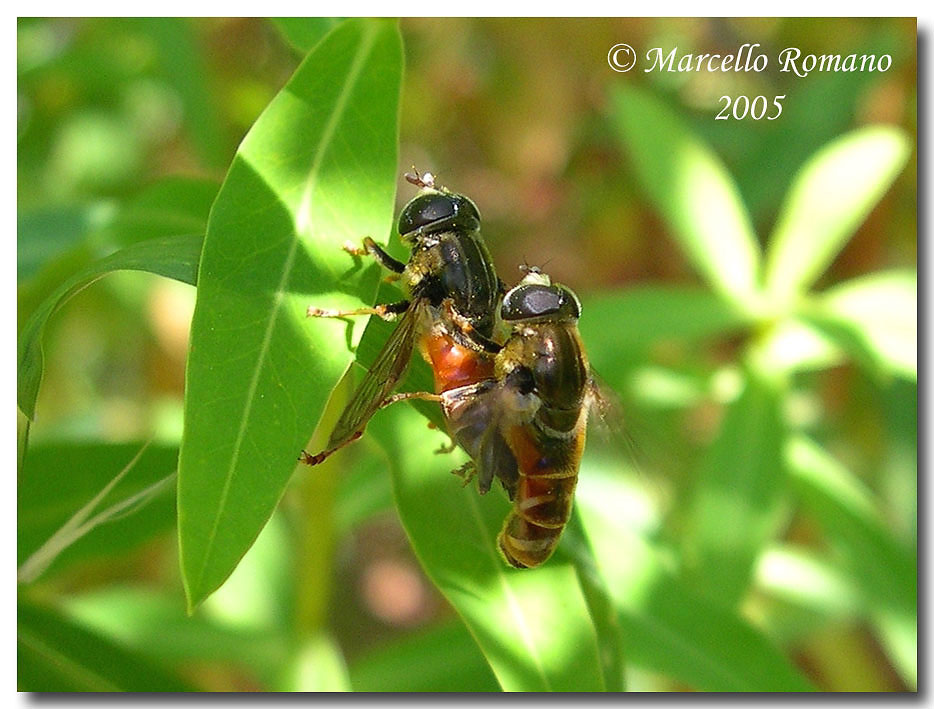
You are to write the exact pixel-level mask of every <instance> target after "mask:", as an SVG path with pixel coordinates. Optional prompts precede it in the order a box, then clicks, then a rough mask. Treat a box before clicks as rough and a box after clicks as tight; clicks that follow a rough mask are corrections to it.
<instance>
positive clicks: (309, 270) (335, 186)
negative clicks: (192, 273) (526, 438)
mask: <svg viewBox="0 0 934 709" xmlns="http://www.w3.org/2000/svg"><path fill="white" fill-rule="evenodd" d="M401 71H402V46H401V41H400V37H399V33H398V30H397V28H396V26H395V24H394V23H393V22H390V21H383V20H379V21H371V20H351V21H348V22H345V23H342V24H341V25H340V26H338V27H337V28H336V29H335V30H333V31H332V32H331V33H330V34H328V35H327V37H325V38H324V39H323V40H322V41H321V42H320V43H319V44H318V45H316V47H315V49H314V51H312V53H311V54H309V55H308V57H307V58H306V59H305V61H304V62H302V64H301V66H299V68H298V69H297V70H296V72H295V74H294V75H293V76H292V78H291V79H290V80H289V82H288V83H287V84H286V86H285V87H284V88H283V89H282V91H280V93H279V94H278V95H277V96H276V97H275V98H274V99H273V101H272V102H271V103H270V105H269V106H268V107H267V108H266V110H265V111H264V112H263V114H262V115H261V116H260V118H259V119H258V120H257V121H256V123H255V124H254V126H253V127H252V128H251V130H250V132H249V134H248V135H247V136H246V138H244V140H243V143H242V144H241V146H240V148H239V150H238V151H237V155H236V157H235V158H234V161H233V164H232V165H231V167H230V171H229V172H228V174H227V178H226V179H225V181H224V184H223V186H222V187H221V190H220V193H219V194H218V197H217V200H216V202H215V204H214V208H213V210H212V212H211V219H210V222H209V225H208V233H207V237H206V239H205V247H204V255H203V258H202V261H201V268H200V272H199V283H198V286H199V287H198V300H197V303H196V307H195V314H194V318H193V322H192V331H191V350H190V354H189V359H188V369H187V375H186V393H185V431H184V436H183V440H182V449H181V452H180V463H179V466H180V467H179V544H180V556H181V567H182V575H183V581H184V585H185V589H186V594H187V597H188V601H189V604H190V607H191V608H194V607H195V606H197V605H198V604H199V603H200V602H201V601H202V600H204V598H205V597H206V596H207V595H208V594H210V593H211V592H212V591H214V590H215V589H216V588H217V587H218V586H220V585H221V584H222V583H223V582H224V580H225V579H226V578H227V576H228V575H229V574H230V572H231V571H232V570H233V568H234V567H235V566H236V564H237V562H238V561H239V559H240V557H242V556H243V554H244V553H245V552H246V550H247V549H248V548H249V547H250V545H251V544H252V543H253V540H254V539H255V538H256V536H257V534H258V533H259V531H260V530H261V529H262V527H263V525H264V524H265V523H266V521H267V520H268V519H269V516H270V515H271V514H272V511H273V509H274V508H275V506H276V504H277V502H278V501H279V498H280V497H281V495H282V493H283V491H284V489H285V485H286V483H287V482H288V479H289V477H290V476H291V474H292V472H293V470H294V469H295V465H296V459H297V457H298V455H299V452H300V451H301V450H302V448H304V447H305V446H306V445H307V444H308V441H309V438H310V436H311V434H312V431H313V430H314V428H315V424H316V423H317V421H318V418H319V417H320V415H321V412H322V411H323V409H324V405H325V402H326V401H327V399H328V397H329V395H330V392H331V389H332V388H333V387H334V384H335V383H336V382H337V380H338V379H339V377H340V375H341V373H342V372H343V370H344V369H345V368H346V366H347V364H348V362H349V360H350V353H349V352H348V351H347V339H348V338H347V331H348V328H353V335H352V336H350V338H349V339H350V341H351V344H353V342H355V341H356V340H357V339H359V333H360V331H361V329H362V328H359V327H354V326H353V325H352V324H349V323H348V322H345V321H333V320H331V321H327V322H325V321H324V319H318V320H309V319H308V318H306V316H305V312H306V309H307V307H308V306H309V305H311V304H314V305H318V306H325V307H355V306H356V307H359V306H360V305H361V304H362V303H364V302H367V301H369V299H370V298H372V296H373V293H374V291H375V286H376V279H377V269H376V268H375V266H370V267H368V268H363V267H362V266H361V263H360V261H359V259H354V258H352V257H350V256H349V255H348V254H346V253H345V252H343V251H342V250H341V249H340V245H341V244H342V243H343V242H344V241H346V240H351V241H354V242H359V240H360V239H361V238H362V237H363V236H364V235H372V236H373V237H374V238H376V239H377V240H385V237H386V236H387V235H388V234H389V231H390V226H391V220H392V207H393V196H394V191H395V181H396V175H395V173H396V162H397V140H398V125H397V115H398V106H399V87H400V81H401Z"/></svg>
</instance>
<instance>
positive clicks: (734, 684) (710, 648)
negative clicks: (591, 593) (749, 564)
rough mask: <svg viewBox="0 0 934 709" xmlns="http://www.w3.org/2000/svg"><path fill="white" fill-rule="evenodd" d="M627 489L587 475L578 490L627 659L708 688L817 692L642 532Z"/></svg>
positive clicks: (578, 501)
mask: <svg viewBox="0 0 934 709" xmlns="http://www.w3.org/2000/svg"><path fill="white" fill-rule="evenodd" d="M627 495H628V490H627V488H625V487H624V486H621V485H619V484H618V482H617V481H616V480H614V479H613V477H612V476H604V477H602V478H601V477H599V476H595V475H591V476H586V477H585V476H582V477H581V480H580V484H579V486H578V492H577V505H578V507H579V509H580V511H581V520H582V521H583V526H584V530H585V531H586V534H587V538H588V540H589V543H590V545H591V547H592V549H593V552H594V557H595V559H596V564H597V573H598V574H599V575H600V577H601V578H603V579H604V580H605V584H606V588H607V589H608V590H609V592H610V594H611V597H612V600H613V603H614V606H615V608H616V610H617V613H618V618H619V624H620V627H621V629H622V631H621V632H622V641H623V645H624V648H625V651H626V659H627V661H628V662H630V663H633V664H636V665H638V666H640V667H643V668H645V669H648V670H651V671H653V672H657V673H660V674H663V675H665V676H667V677H670V678H671V679H672V680H673V681H675V682H677V683H679V684H684V685H687V686H688V687H691V688H693V689H696V690H700V691H709V692H799V691H809V690H811V689H812V687H811V686H810V684H809V683H808V681H807V680H806V679H804V678H803V677H802V676H801V674H800V673H799V672H798V670H797V669H795V667H794V666H793V665H792V663H791V662H790V661H789V660H788V659H787V658H785V657H783V656H782V654H781V653H780V652H779V651H778V650H777V649H776V648H775V647H774V646H773V645H772V644H771V643H770V642H769V640H768V639H767V638H766V637H765V636H764V635H762V633H761V632H760V631H758V630H756V629H755V628H753V627H752V626H751V625H750V624H748V623H747V622H746V621H744V620H743V619H741V618H740V617H738V616H737V615H735V614H734V613H733V611H731V610H728V609H726V608H724V607H723V606H722V604H719V603H715V602H713V601H711V600H709V599H707V598H706V597H704V596H702V595H700V594H697V593H695V592H693V591H691V590H690V589H689V588H688V587H687V585H686V584H685V583H684V582H683V581H682V580H681V579H679V578H678V577H677V576H676V575H675V573H674V571H673V564H672V563H671V554H670V553H667V552H665V551H664V550H662V549H660V548H656V547H655V546H653V545H651V544H649V543H648V542H646V540H645V539H644V538H643V537H642V536H640V535H639V534H636V533H635V532H634V531H633V529H632V527H631V526H630V523H629V521H628V520H627V519H626V516H625V515H622V514H620V512H619V511H620V509H625V507H626V505H627V500H626V497H627Z"/></svg>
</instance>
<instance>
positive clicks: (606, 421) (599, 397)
mask: <svg viewBox="0 0 934 709" xmlns="http://www.w3.org/2000/svg"><path fill="white" fill-rule="evenodd" d="M588 388H589V391H588V394H587V396H588V399H589V401H588V406H589V408H590V416H589V424H590V428H591V430H592V431H593V432H594V433H596V434H597V437H598V438H599V439H600V441H601V442H602V443H603V444H604V445H607V446H609V448H610V449H611V450H613V451H615V453H616V454H617V455H620V456H621V458H622V459H623V460H625V461H626V462H628V463H630V464H631V465H634V466H635V467H636V468H637V469H641V468H642V467H643V466H642V459H643V454H642V451H641V448H640V446H639V445H638V443H637V442H636V439H635V438H634V437H633V435H632V432H631V431H630V427H629V425H628V424H627V423H626V421H625V419H624V417H623V405H622V403H621V402H620V398H619V394H617V393H616V391H614V390H613V388H612V387H611V386H610V385H609V384H608V383H607V382H606V381H605V380H604V379H603V377H601V376H600V375H599V374H597V373H596V372H595V371H594V370H593V368H592V367H591V369H590V383H589V386H588Z"/></svg>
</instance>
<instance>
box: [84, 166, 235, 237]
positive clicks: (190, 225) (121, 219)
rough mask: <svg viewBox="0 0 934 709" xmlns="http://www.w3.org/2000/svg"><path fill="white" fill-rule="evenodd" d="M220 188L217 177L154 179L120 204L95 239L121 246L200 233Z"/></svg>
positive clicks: (203, 228)
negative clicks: (165, 237) (109, 221)
mask: <svg viewBox="0 0 934 709" xmlns="http://www.w3.org/2000/svg"><path fill="white" fill-rule="evenodd" d="M219 188H220V183H218V182H217V181H216V180H210V179H204V178H195V177H181V176H171V177H166V178H164V179H162V180H159V181H158V182H154V183H153V184H151V185H149V186H147V187H146V188H145V189H143V190H142V191H140V192H139V193H138V194H136V195H134V196H133V198H132V199H130V200H129V201H128V202H127V203H126V204H124V205H123V206H121V207H120V210H119V211H118V212H117V214H116V216H115V217H114V219H113V221H112V222H111V223H109V224H108V225H107V226H106V227H105V228H104V229H103V230H102V232H103V233H102V234H100V235H96V236H95V241H99V242H101V243H102V244H104V245H105V246H107V247H112V246H111V245H113V247H122V246H129V245H130V244H133V243H136V242H137V241H146V240H148V239H155V238H156V237H160V236H176V235H178V234H199V235H203V234H204V233H205V231H206V230H207V225H208V215H209V214H210V212H211V205H212V204H213V203H214V198H215V197H216V196H217V190H218V189H219Z"/></svg>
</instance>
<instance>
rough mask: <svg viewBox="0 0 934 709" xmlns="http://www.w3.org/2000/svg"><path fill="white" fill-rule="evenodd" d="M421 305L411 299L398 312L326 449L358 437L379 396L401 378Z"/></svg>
mask: <svg viewBox="0 0 934 709" xmlns="http://www.w3.org/2000/svg"><path fill="white" fill-rule="evenodd" d="M422 307H424V305H423V301H415V302H414V303H412V305H411V306H409V308H408V309H407V310H406V311H405V312H404V313H403V314H402V317H401V318H400V320H399V324H398V325H397V326H396V328H395V329H394V330H393V331H392V334H391V335H390V336H389V339H388V340H386V344H385V345H383V349H381V350H380V352H379V354H378V355H376V359H375V360H374V361H373V364H372V365H371V366H370V368H369V369H368V370H367V372H366V375H365V376H364V377H363V381H362V382H360V386H359V387H357V390H356V391H355V392H354V394H353V397H352V398H351V399H350V402H349V403H348V404H347V406H346V407H345V408H344V411H343V412H342V413H341V416H340V418H339V419H338V421H337V424H336V425H335V426H334V431H333V432H332V433H331V437H330V439H328V445H327V448H328V449H329V450H333V449H335V448H338V447H339V446H342V445H344V444H345V443H347V442H348V441H349V440H351V439H353V438H356V437H357V436H359V435H360V434H361V433H362V432H363V429H364V428H366V424H367V422H368V421H369V420H370V417H371V416H373V414H374V413H375V412H376V411H377V409H379V406H380V403H382V401H383V399H385V398H386V397H387V396H389V394H391V393H392V390H393V389H395V388H396V385H397V384H398V383H399V380H400V379H402V375H403V374H405V370H406V367H408V365H409V360H410V359H411V358H412V347H413V344H414V342H415V330H416V327H417V325H418V321H419V319H420V317H421V308H422Z"/></svg>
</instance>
